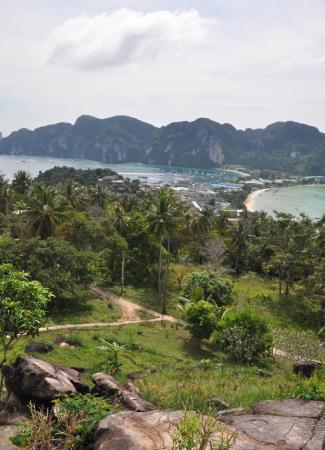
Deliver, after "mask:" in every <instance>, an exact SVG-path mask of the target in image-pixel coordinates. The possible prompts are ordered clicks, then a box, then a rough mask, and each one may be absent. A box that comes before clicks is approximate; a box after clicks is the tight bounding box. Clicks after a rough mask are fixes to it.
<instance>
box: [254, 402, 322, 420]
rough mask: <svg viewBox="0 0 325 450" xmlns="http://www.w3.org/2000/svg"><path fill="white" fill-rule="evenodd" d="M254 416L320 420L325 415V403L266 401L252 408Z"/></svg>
mask: <svg viewBox="0 0 325 450" xmlns="http://www.w3.org/2000/svg"><path fill="white" fill-rule="evenodd" d="M252 411H253V413H254V414H268V415H272V416H284V417H310V418H312V419H317V418H319V417H320V416H321V415H322V414H324V413H325V402H321V401H305V400H265V401H264V402H260V403H257V404H256V405H254V406H253V407H252Z"/></svg>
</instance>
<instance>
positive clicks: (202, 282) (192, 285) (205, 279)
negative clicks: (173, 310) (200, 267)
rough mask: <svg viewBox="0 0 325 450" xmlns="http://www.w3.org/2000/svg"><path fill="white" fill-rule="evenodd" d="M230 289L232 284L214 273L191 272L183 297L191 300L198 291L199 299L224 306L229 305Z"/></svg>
mask: <svg viewBox="0 0 325 450" xmlns="http://www.w3.org/2000/svg"><path fill="white" fill-rule="evenodd" d="M232 288H233V287H232V283H230V282H229V281H227V280H225V279H224V278H222V277H220V275H218V274H216V273H215V272H210V271H204V272H193V273H191V275H189V277H188V279H187V283H186V286H185V289H184V296H185V297H186V298H189V299H191V298H193V296H194V297H195V296H196V295H195V294H196V293H197V292H198V291H199V292H200V293H201V296H200V298H201V299H202V298H203V300H207V301H210V302H213V303H215V304H216V305H218V306H224V305H229V304H230V303H231V300H232V298H231V296H232Z"/></svg>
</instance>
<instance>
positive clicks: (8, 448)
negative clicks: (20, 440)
mask: <svg viewBox="0 0 325 450" xmlns="http://www.w3.org/2000/svg"><path fill="white" fill-rule="evenodd" d="M17 431H18V428H17V427H16V426H12V425H9V426H8V425H7V426H0V449H1V450H19V447H17V446H16V445H14V444H13V443H12V442H11V440H10V437H11V436H14V435H15V434H16V433H17Z"/></svg>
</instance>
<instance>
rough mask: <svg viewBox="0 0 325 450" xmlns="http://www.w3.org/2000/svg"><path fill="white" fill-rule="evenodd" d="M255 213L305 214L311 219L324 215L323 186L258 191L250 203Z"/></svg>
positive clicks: (324, 197)
mask: <svg viewBox="0 0 325 450" xmlns="http://www.w3.org/2000/svg"><path fill="white" fill-rule="evenodd" d="M251 207H252V209H253V210H255V211H265V212H266V213H268V214H271V215H273V216H274V211H275V210H276V211H281V212H286V213H290V214H293V215H294V216H296V217H298V216H299V214H300V213H305V214H307V215H308V216H309V217H311V218H313V219H319V218H321V217H322V216H323V215H324V214H325V185H315V184H314V185H298V186H288V187H281V188H275V189H267V190H263V191H259V192H258V193H257V195H256V196H255V198H254V200H253V201H252V204H251Z"/></svg>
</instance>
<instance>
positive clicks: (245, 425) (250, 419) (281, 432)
mask: <svg viewBox="0 0 325 450" xmlns="http://www.w3.org/2000/svg"><path fill="white" fill-rule="evenodd" d="M221 420H222V421H223V422H224V423H226V424H227V425H230V426H231V427H232V428H234V429H236V430H237V431H240V432H242V433H244V434H245V435H247V436H248V437H250V438H252V439H254V440H255V441H256V443H258V442H259V443H262V444H263V445H264V444H267V445H275V446H278V448H281V446H284V445H286V446H287V448H288V450H289V449H290V450H300V449H302V448H303V447H304V445H305V444H306V443H307V442H308V440H309V439H310V437H311V436H312V433H313V430H314V427H315V425H316V420H315V419H310V418H300V417H280V416H268V415H255V414H246V415H243V416H225V417H222V418H221ZM257 448H258V447H257ZM319 450H321V448H320V449H319Z"/></svg>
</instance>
